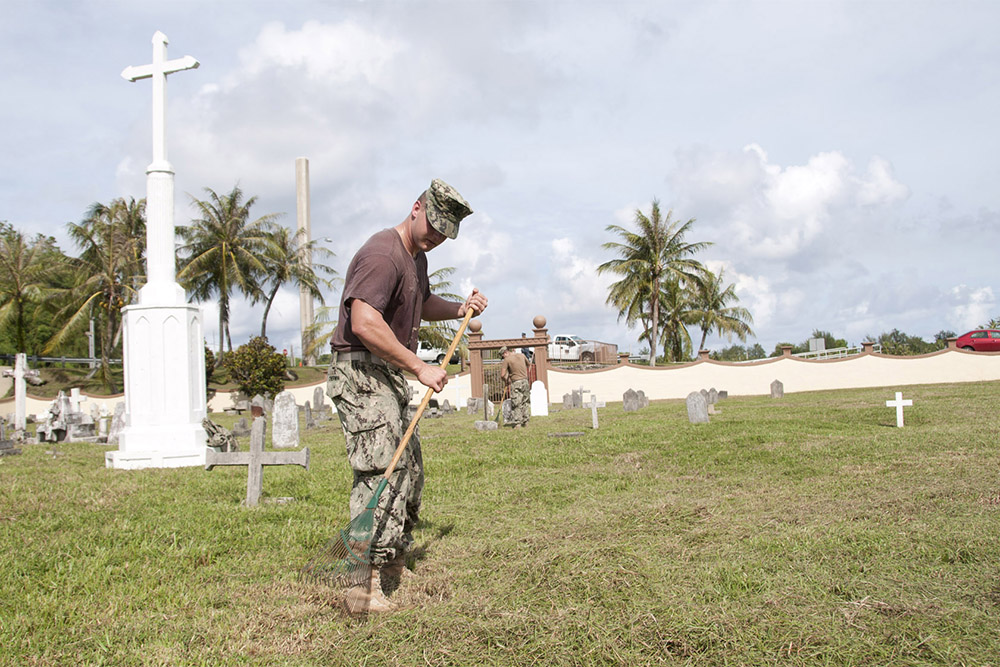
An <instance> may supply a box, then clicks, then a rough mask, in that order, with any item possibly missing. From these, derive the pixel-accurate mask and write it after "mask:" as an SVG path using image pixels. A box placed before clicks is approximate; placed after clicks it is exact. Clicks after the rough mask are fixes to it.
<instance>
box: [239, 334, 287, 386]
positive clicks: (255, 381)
mask: <svg viewBox="0 0 1000 667" xmlns="http://www.w3.org/2000/svg"><path fill="white" fill-rule="evenodd" d="M225 364H226V368H228V369H229V372H230V375H231V377H232V380H233V382H235V383H236V386H237V387H238V388H239V390H240V391H241V392H243V393H244V394H246V395H247V396H256V395H257V394H260V395H261V396H271V397H273V396H276V395H278V394H279V393H280V392H281V391H282V390H283V389H284V388H285V371H286V366H287V360H286V359H285V356H284V355H283V354H281V353H279V352H277V351H275V349H274V347H273V346H272V345H270V344H269V343H268V342H267V338H263V337H261V336H254V337H253V338H251V339H250V341H249V342H247V343H246V344H244V345H240V346H239V347H238V348H236V350H235V351H234V352H230V353H229V354H228V355H226V361H225Z"/></svg>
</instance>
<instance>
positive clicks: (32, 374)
mask: <svg viewBox="0 0 1000 667" xmlns="http://www.w3.org/2000/svg"><path fill="white" fill-rule="evenodd" d="M3 374H4V376H5V377H13V378H14V428H16V429H20V430H22V431H23V430H24V429H25V428H27V425H28V415H27V401H28V394H27V391H28V387H27V385H26V384H25V381H26V380H28V379H31V378H37V377H38V371H36V370H33V369H29V368H28V356H27V355H26V354H25V353H24V352H19V353H18V354H17V355H16V356H15V357H14V369H13V370H6V371H4V372H3Z"/></svg>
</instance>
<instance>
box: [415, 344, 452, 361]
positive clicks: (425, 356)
mask: <svg viewBox="0 0 1000 667" xmlns="http://www.w3.org/2000/svg"><path fill="white" fill-rule="evenodd" d="M445 352H447V350H442V349H439V348H436V347H431V346H430V345H428V344H427V343H425V342H424V341H422V340H421V341H418V342H417V357H418V358H419V359H420V360H421V361H423V362H426V363H428V364H438V365H440V363H441V362H442V361H444V353H445ZM449 363H452V364H457V363H458V352H457V351H456V352H455V354H453V355H451V361H450V362H449Z"/></svg>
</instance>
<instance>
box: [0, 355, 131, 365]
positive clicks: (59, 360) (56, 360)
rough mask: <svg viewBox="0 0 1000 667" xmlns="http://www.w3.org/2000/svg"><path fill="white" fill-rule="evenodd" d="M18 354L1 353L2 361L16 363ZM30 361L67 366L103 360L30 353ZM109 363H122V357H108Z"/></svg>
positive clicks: (93, 363) (96, 363) (98, 362)
mask: <svg viewBox="0 0 1000 667" xmlns="http://www.w3.org/2000/svg"><path fill="white" fill-rule="evenodd" d="M16 358H17V355H14V354H0V361H2V362H4V363H5V364H9V365H14V362H15V360H16ZM26 359H27V361H28V363H31V364H35V365H37V364H40V363H41V364H61V365H63V366H65V365H66V364H87V365H88V366H97V365H100V363H101V360H100V359H96V358H90V357H40V356H38V355H37V354H34V355H28V356H27V357H26ZM108 363H110V364H111V365H115V364H121V363H122V360H121V359H108Z"/></svg>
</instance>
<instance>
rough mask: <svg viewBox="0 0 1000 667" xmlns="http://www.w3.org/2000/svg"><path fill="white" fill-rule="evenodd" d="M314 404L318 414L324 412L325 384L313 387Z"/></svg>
mask: <svg viewBox="0 0 1000 667" xmlns="http://www.w3.org/2000/svg"><path fill="white" fill-rule="evenodd" d="M312 406H313V409H314V410H315V411H316V413H317V414H319V415H322V414H323V408H325V407H326V388H325V387H324V386H323V385H320V386H318V387H316V388H315V389H313V400H312Z"/></svg>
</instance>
